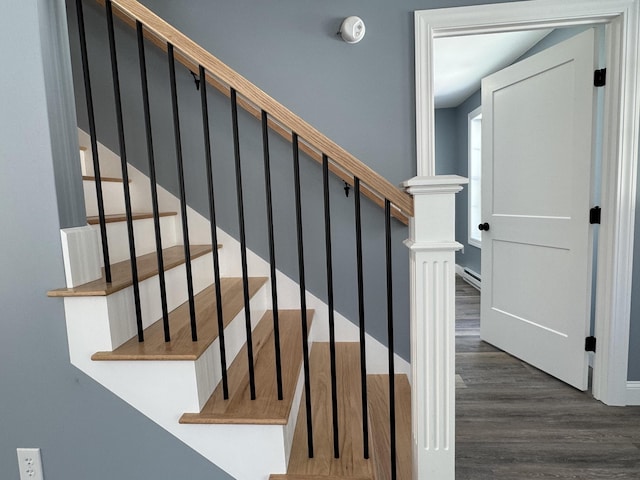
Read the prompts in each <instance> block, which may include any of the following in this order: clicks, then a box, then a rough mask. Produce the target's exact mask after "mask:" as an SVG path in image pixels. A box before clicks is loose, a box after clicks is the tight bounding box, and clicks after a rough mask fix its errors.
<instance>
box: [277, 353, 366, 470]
mask: <svg viewBox="0 0 640 480" xmlns="http://www.w3.org/2000/svg"><path fill="white" fill-rule="evenodd" d="M335 346H336V373H337V388H338V422H339V440H340V458H338V459H336V458H334V456H333V428H332V409H331V376H330V373H329V372H330V355H329V344H328V343H314V344H313V348H312V349H311V358H310V363H311V368H310V370H311V372H310V376H311V393H312V395H313V398H312V401H311V406H312V416H313V429H314V430H313V437H314V458H312V459H309V458H308V454H307V425H306V423H307V422H306V412H305V408H303V406H302V405H303V404H304V402H305V399H304V394H303V398H302V399H301V401H300V402H301V403H300V405H301V407H300V411H299V413H298V422H297V424H296V431H295V434H294V439H293V448H292V450H291V454H290V456H289V465H288V469H287V474H286V476H282V477H277V476H272V478H274V479H276V478H282V479H290V480H295V479H302V478H312V479H315V478H341V479H342V478H356V479H369V480H371V479H372V478H373V463H372V462H371V460H367V459H365V458H364V453H363V440H362V438H363V434H362V396H361V382H360V350H359V344H358V343H351V342H349V343H347V342H338V343H336V345H335Z"/></svg>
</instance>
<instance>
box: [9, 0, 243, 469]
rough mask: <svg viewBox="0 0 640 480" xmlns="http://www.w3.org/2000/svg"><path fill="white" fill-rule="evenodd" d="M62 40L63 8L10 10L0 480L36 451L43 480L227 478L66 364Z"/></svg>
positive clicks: (27, 2) (55, 4) (17, 5)
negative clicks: (58, 42) (60, 179)
mask: <svg viewBox="0 0 640 480" xmlns="http://www.w3.org/2000/svg"><path fill="white" fill-rule="evenodd" d="M39 20H40V21H39ZM56 20H57V22H56ZM65 29H66V26H65V12H64V2H61V1H53V0H39V1H35V0H7V2H4V4H3V15H2V16H0V62H1V63H2V65H4V66H5V68H4V69H3V73H2V75H1V76H0V105H2V110H1V112H2V113H1V114H0V205H2V208H0V224H1V225H3V230H2V235H1V236H0V247H1V248H0V265H2V267H1V269H0V305H1V306H2V313H1V314H0V329H1V332H2V334H1V335H0V379H1V383H0V398H1V400H0V404H1V405H2V407H1V409H0V432H2V434H0V477H1V478H2V479H6V480H18V463H17V457H16V448H17V447H39V448H41V449H42V459H43V465H44V472H45V478H47V479H48V480H67V479H68V480H79V479H92V480H93V479H95V480H113V479H115V478H123V479H124V478H140V479H159V478H189V479H192V478H193V479H205V478H206V479H220V480H222V479H227V478H230V477H229V476H227V475H225V474H224V473H222V472H221V471H220V470H219V469H218V468H216V467H215V466H213V465H211V464H210V463H209V462H207V461H206V460H204V459H203V458H202V457H201V456H200V455H198V454H197V453H195V452H194V451H193V450H191V449H189V448H188V447H186V446H185V445H184V444H183V443H181V442H179V441H178V440H176V439H175V438H174V437H173V436H172V435H170V434H168V433H167V432H165V431H164V430H163V429H161V428H160V427H158V426H157V425H156V424H155V423H153V422H152V421H150V420H148V419H147V418H146V417H144V416H143V415H140V414H139V413H138V412H137V411H135V410H134V409H133V408H132V407H130V406H129V405H127V404H125V403H124V402H122V401H121V400H119V399H118V398H117V397H115V396H114V395H113V394H112V393H111V392H108V391H107V390H105V389H104V388H103V387H102V386H100V385H97V384H96V383H95V382H94V381H93V380H91V379H90V378H88V377H86V376H85V375H84V374H82V373H80V372H79V371H78V370H77V369H76V368H74V367H73V366H71V364H70V363H69V354H68V348H67V339H66V333H65V332H66V329H65V319H64V311H63V305H62V301H61V300H59V299H50V298H47V296H46V292H47V290H49V289H52V288H56V287H61V286H63V285H64V281H65V279H64V270H63V264H62V252H61V249H60V232H59V229H60V224H61V221H62V220H60V219H59V212H58V208H57V196H58V195H59V194H62V193H63V192H60V191H57V189H56V186H57V185H56V181H55V178H54V165H56V167H55V168H57V167H59V166H60V165H61V164H63V163H65V162H66V161H68V160H69V157H67V158H64V156H63V155H61V153H60V151H59V149H60V148H61V147H60V145H61V144H63V143H65V141H64V139H65V138H67V139H68V138H73V134H74V128H75V127H74V124H73V123H71V124H69V122H67V121H65V118H68V117H66V116H65V107H64V106H63V105H61V104H58V101H57V100H56V99H52V98H50V97H49V95H50V94H51V93H52V92H54V89H53V88H52V86H54V85H58V86H60V85H64V77H65V74H67V75H69V76H70V70H69V69H70V64H69V58H68V54H67V55H66V56H65V54H64V51H60V50H58V51H57V55H55V54H54V55H52V51H53V48H52V46H51V44H50V41H51V38H56V37H58V35H59V34H62V36H64V34H65ZM41 37H42V38H41ZM41 40H42V43H46V44H47V45H41ZM17 45H19V46H20V48H16V46H17ZM65 60H66V62H65ZM65 64H66V67H67V72H65V71H64V68H61V69H58V67H64V66H65ZM7 66H11V68H6V67H7ZM67 86H70V85H69V84H67ZM55 93H56V95H58V96H61V95H63V94H64V93H63V92H62V91H60V90H58V91H57V92H55ZM52 119H56V122H57V124H56V123H54V122H53V120H52ZM54 136H59V137H58V138H57V139H54ZM76 143H77V140H76ZM62 150H64V148H62ZM76 152H77V149H76ZM72 161H73V162H74V163H73V165H74V166H75V168H78V165H79V159H78V156H77V153H75V155H74V157H73V158H72ZM83 215H84V213H83ZM65 218H66V219H67V220H66V221H68V222H71V223H73V222H74V220H73V215H72V214H67V215H66V216H65Z"/></svg>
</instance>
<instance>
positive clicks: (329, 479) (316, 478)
mask: <svg viewBox="0 0 640 480" xmlns="http://www.w3.org/2000/svg"><path fill="white" fill-rule="evenodd" d="M269 480H371V477H351V476H345V475H339V476H336V475H296V474H290V473H272V474H271V475H269Z"/></svg>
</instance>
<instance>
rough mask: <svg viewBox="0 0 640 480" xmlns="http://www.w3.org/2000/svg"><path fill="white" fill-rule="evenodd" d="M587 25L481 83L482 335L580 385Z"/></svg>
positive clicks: (585, 293) (589, 71)
mask: <svg viewBox="0 0 640 480" xmlns="http://www.w3.org/2000/svg"><path fill="white" fill-rule="evenodd" d="M594 57H595V55H594V32H593V30H588V31H586V32H584V33H581V34H579V35H577V36H575V37H573V38H571V39H569V40H566V41H564V42H562V43H561V44H558V45H556V46H554V47H551V48H549V49H548V50H546V51H544V52H542V53H540V54H537V55H535V56H533V57H530V58H528V59H525V60H523V61H521V62H519V63H517V64H514V65H512V66H510V67H508V68H506V69H504V70H502V71H500V72H497V73H495V74H493V75H491V76H489V77H487V78H485V79H484V80H483V82H482V148H483V152H482V162H483V167H482V182H483V194H482V214H483V219H482V221H483V222H487V223H488V224H489V230H488V231H484V232H483V234H482V299H481V304H482V307H481V323H480V325H481V327H480V331H481V338H482V339H483V340H485V341H487V342H489V343H491V344H493V345H495V346H496V347H498V348H500V349H502V350H504V351H506V352H508V353H510V354H512V355H514V356H516V357H518V358H520V359H522V360H524V361H526V362H528V363H530V364H531V365H533V366H535V367H537V368H539V369H541V370H544V371H545V372H547V373H549V374H551V375H553V376H555V377H557V378H559V379H560V380H562V381H564V382H566V383H568V384H570V385H572V386H574V387H576V388H578V389H580V390H586V389H587V375H588V356H587V353H586V352H585V349H584V342H585V337H586V336H588V334H589V316H590V297H591V249H592V242H591V235H590V224H589V208H590V204H589V201H590V185H591V182H590V176H591V168H592V157H593V155H592V117H593V99H594V88H595V87H594V86H593V72H594V63H595V62H594Z"/></svg>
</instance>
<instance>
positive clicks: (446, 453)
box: [403, 175, 467, 480]
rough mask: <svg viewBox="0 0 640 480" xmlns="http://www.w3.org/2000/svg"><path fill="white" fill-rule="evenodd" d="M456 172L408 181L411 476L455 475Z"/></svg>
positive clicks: (445, 479) (444, 477)
mask: <svg viewBox="0 0 640 480" xmlns="http://www.w3.org/2000/svg"><path fill="white" fill-rule="evenodd" d="M465 183H467V180H466V179H465V178H462V177H457V176H454V175H448V176H440V177H415V178H413V179H411V180H409V181H407V182H404V184H403V186H404V187H405V189H406V191H407V193H409V194H411V195H413V199H414V212H415V213H414V217H413V218H412V219H411V220H410V223H409V239H408V240H407V241H406V242H405V244H406V245H407V247H408V248H409V250H410V268H411V270H410V282H411V287H410V292H411V370H412V373H411V375H412V380H411V384H412V388H411V416H412V419H413V422H412V423H413V428H412V431H411V435H412V450H413V478H415V479H418V478H434V479H441V480H448V479H451V480H453V478H454V477H455V443H456V442H455V386H456V378H455V267H456V262H455V252H456V250H459V249H460V248H462V245H461V244H459V243H458V242H456V241H455V194H456V193H457V192H459V191H460V190H461V189H462V185H464V184H465Z"/></svg>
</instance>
